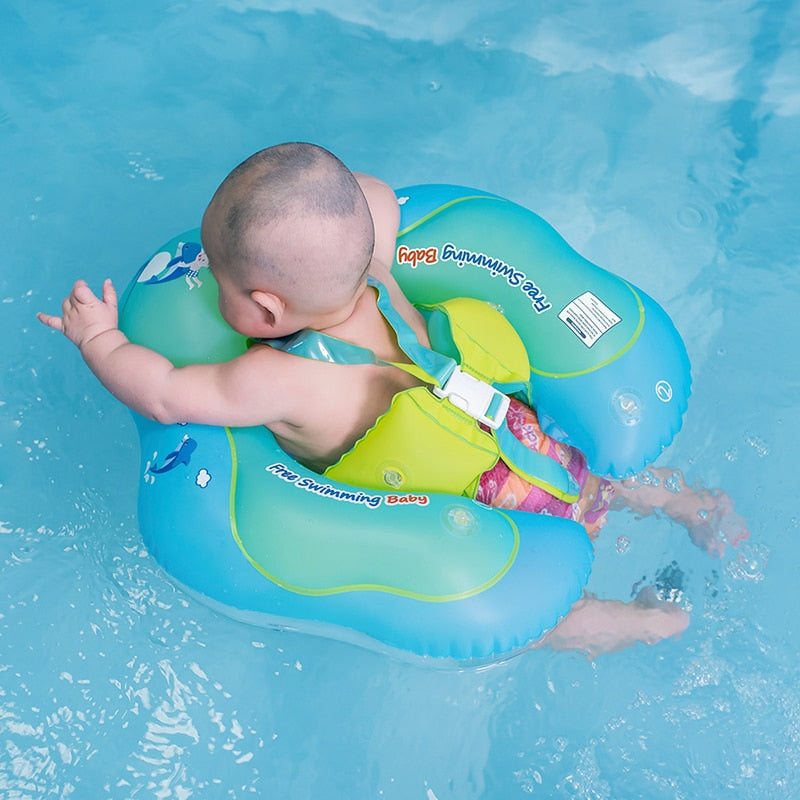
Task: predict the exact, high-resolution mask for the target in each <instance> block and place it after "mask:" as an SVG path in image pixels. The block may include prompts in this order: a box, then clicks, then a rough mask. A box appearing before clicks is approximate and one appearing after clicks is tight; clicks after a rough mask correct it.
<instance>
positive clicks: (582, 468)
mask: <svg viewBox="0 0 800 800" xmlns="http://www.w3.org/2000/svg"><path fill="white" fill-rule="evenodd" d="M506 420H507V422H508V427H509V429H510V430H511V432H512V433H513V434H514V436H516V437H517V439H519V440H520V441H521V442H522V443H523V444H524V445H525V446H526V447H529V448H530V449H531V450H536V451H537V452H539V453H543V454H544V455H546V456H548V457H550V458H552V459H554V460H555V461H558V463H559V464H562V465H563V466H564V467H566V469H567V470H569V472H570V473H572V475H573V476H574V477H575V480H577V481H578V485H579V486H580V487H581V492H580V496H579V497H578V499H577V500H576V501H575V502H574V503H566V502H564V501H563V500H558V499H557V498H555V497H553V495H551V494H548V493H547V492H546V491H544V489H540V488H539V487H538V486H533V485H532V484H530V483H528V482H527V481H526V480H524V479H523V478H521V477H520V476H519V475H517V474H516V473H514V472H512V471H511V470H510V469H509V468H508V467H507V466H506V465H505V463H503V461H498V462H497V464H496V465H495V466H494V467H493V468H492V469H490V470H489V471H488V472H484V474H483V475H482V476H481V479H480V485H479V487H478V493H477V495H476V497H475V499H476V500H478V501H480V502H481V503H486V505H490V506H494V507H495V508H515V509H518V510H520V511H532V512H534V513H537V514H551V515H552V516H555V517H566V518H567V519H574V520H575V521H576V522H579V523H580V524H581V525H583V527H584V528H586V532H587V533H588V534H589V536H590V537H591V538H592V539H595V538H597V534H598V532H599V531H600V529H601V528H602V527H603V525H605V523H606V514H607V512H608V507H609V504H610V502H611V498H612V496H613V494H614V488H613V486H612V485H611V483H609V481H607V480H606V479H605V478H600V477H598V476H597V475H593V474H592V473H591V472H589V468H588V467H587V465H586V456H584V454H583V453H581V451H580V450H576V449H575V448H574V447H570V445H567V444H563V443H562V442H559V441H557V440H555V439H553V438H551V437H550V436H547V434H545V433H543V432H542V429H541V428H540V427H539V419H538V418H537V416H536V412H535V411H533V409H531V408H529V407H528V406H526V405H524V404H523V403H520V402H519V401H518V400H514V399H512V400H511V405H510V406H509V409H508V415H507V416H506Z"/></svg>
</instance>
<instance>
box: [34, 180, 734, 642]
mask: <svg viewBox="0 0 800 800" xmlns="http://www.w3.org/2000/svg"><path fill="white" fill-rule="evenodd" d="M348 174H349V173H348ZM232 175H233V173H232ZM355 178H356V180H357V184H358V187H359V188H360V194H358V192H357V194H358V197H357V198H356V199H359V198H360V200H359V202H361V203H362V204H363V203H364V200H366V204H365V205H364V208H363V209H362V212H363V213H360V214H359V213H354V215H353V216H352V218H351V217H348V216H345V217H343V218H342V217H333V218H332V217H330V216H329V215H328V214H327V212H326V213H318V212H314V211H311V212H308V211H305V212H304V213H302V214H295V215H291V214H289V215H283V216H279V218H278V219H277V220H276V221H275V220H272V221H270V222H269V223H264V224H257V225H254V226H253V227H252V228H251V229H249V232H248V233H247V234H246V240H245V241H244V244H245V245H247V246H249V247H250V250H251V251H252V252H254V253H256V254H258V253H269V254H279V255H280V259H279V264H278V267H279V271H278V273H276V274H280V275H283V276H284V278H285V277H286V276H288V278H287V279H286V280H284V279H283V278H282V279H281V280H277V278H274V276H273V277H270V275H269V273H263V271H259V269H255V268H253V266H252V264H250V263H244V264H243V263H241V258H240V260H239V262H236V263H234V258H233V256H232V255H231V248H230V247H226V245H225V242H226V238H225V234H226V230H227V229H226V225H227V224H228V221H229V220H230V211H231V208H232V207H233V206H234V205H235V204H236V202H238V201H239V200H241V199H242V198H243V197H245V199H246V197H249V196H250V195H248V194H247V193H252V192H253V191H257V186H256V188H255V189H254V188H253V187H254V184H253V182H251V181H250V180H249V177H248V176H247V175H246V176H245V179H244V180H242V181H239V182H238V183H237V182H236V181H233V182H232V184H231V185H230V186H228V185H227V182H224V183H223V185H222V187H221V188H220V190H218V193H217V194H216V195H215V197H214V198H213V199H212V201H211V203H210V204H209V207H208V209H207V210H206V213H205V215H204V219H203V230H202V236H203V244H204V248H205V250H206V253H207V254H208V258H209V263H210V269H211V270H212V272H213V274H214V277H215V278H216V281H217V284H218V286H219V307H220V312H221V314H222V316H223V318H224V319H225V320H226V321H227V322H228V324H230V325H231V327H232V328H234V329H235V330H237V331H238V332H239V333H241V334H242V335H244V336H248V337H252V338H255V339H271V338H275V337H279V336H286V335H288V334H291V333H295V332H297V331H300V330H303V329H312V330H318V331H322V332H324V333H326V334H329V335H331V336H335V337H337V338H339V339H343V340H345V341H348V342H352V343H354V344H358V345H361V346H364V347H368V348H370V349H371V350H373V351H374V352H375V353H376V355H377V356H378V357H379V358H381V359H383V360H385V361H395V362H405V361H407V358H406V356H405V355H404V354H403V352H402V351H401V350H400V348H399V347H398V344H397V340H396V337H395V334H394V331H393V330H392V328H391V327H390V326H389V325H388V323H387V322H386V321H385V319H384V318H383V316H382V315H381V313H380V312H379V311H378V308H377V306H376V303H375V290H374V289H372V288H371V287H368V286H367V283H366V275H367V273H368V274H370V275H372V276H373V277H374V278H376V279H377V280H379V281H380V282H381V283H382V284H384V286H386V288H387V289H388V291H389V294H390V297H391V300H392V303H393V305H394V307H395V308H396V309H397V310H398V311H399V312H400V314H401V315H402V316H403V317H404V319H405V320H406V321H407V322H408V323H409V324H410V325H411V327H412V328H413V329H414V330H415V332H416V333H417V335H418V337H419V339H420V341H421V342H422V343H424V344H428V338H427V332H426V329H425V324H424V321H423V320H422V317H421V316H420V314H419V313H418V312H417V311H416V310H415V309H414V307H413V306H412V305H411V304H410V303H409V302H408V300H407V299H406V298H405V296H404V295H403V293H402V291H401V289H400V287H399V286H398V284H397V282H396V281H395V280H394V278H393V277H392V275H391V272H390V268H391V265H392V263H393V260H394V248H395V239H396V235H397V230H398V225H399V218H400V216H399V208H398V205H397V200H396V197H395V195H394V192H393V191H392V190H391V189H390V188H389V187H388V186H387V185H386V184H385V183H383V182H382V181H379V180H378V179H376V178H372V177H370V176H368V175H363V174H355ZM350 180H351V179H350ZM278 189H280V187H278ZM356 191H357V190H356ZM361 195H363V196H361ZM289 205H290V207H291V198H290V203H289ZM356 206H357V204H356ZM365 214H366V217H365V216H364V215H365ZM370 218H371V219H370ZM365 220H366V222H365ZM373 239H374V247H373ZM241 244H242V242H241V241H239V240H237V241H236V242H235V247H234V248H233V249H234V250H238V249H242V248H240V247H239V245H241ZM244 249H246V248H244ZM370 252H371V257H370V256H369V255H367V256H364V255H363V254H365V253H367V254H368V253H370ZM331 271H334V272H336V274H335V275H332V274H329V273H330V272H331ZM350 278H352V283H351V284H350V283H348V280H349V279H350ZM276 281H277V283H276ZM281 281H283V282H281ZM336 286H340V287H344V288H341V289H339V290H336V289H335V288H333V287H336ZM319 287H322V291H314V289H315V288H319ZM347 287H349V288H347ZM329 289H330V290H329ZM38 318H39V320H40V321H41V322H42V323H43V324H45V325H47V326H48V327H50V328H53V329H55V330H59V331H62V332H63V333H64V334H65V335H66V336H67V337H68V338H69V339H70V340H71V341H72V342H73V343H74V344H75V345H76V346H77V347H78V348H79V349H80V352H81V354H82V356H83V358H84V360H85V361H86V363H87V364H88V366H89V367H90V369H91V370H92V371H93V372H94V373H95V375H97V377H98V378H99V379H100V381H101V382H102V383H103V384H104V386H105V387H106V388H107V389H108V390H109V391H110V392H111V393H112V394H114V395H115V396H116V397H117V398H118V399H119V400H120V401H122V402H123V403H124V404H125V405H127V406H129V407H130V408H132V409H134V410H135V411H137V412H138V413H139V414H141V415H143V416H145V417H149V418H151V419H154V420H157V421H159V422H161V423H164V424H172V423H177V422H194V423H199V424H206V425H224V426H232V427H244V426H256V425H264V426H266V427H267V428H269V429H270V430H271V431H272V433H273V434H274V435H275V437H276V439H277V441H278V443H279V444H280V445H281V446H282V447H283V448H284V449H285V450H286V451H287V452H288V453H290V454H291V455H293V456H294V457H295V458H296V459H297V460H298V461H300V462H302V463H304V464H306V465H307V466H308V467H310V468H311V469H315V470H317V471H319V472H321V471H323V470H324V468H325V467H327V466H328V465H330V464H332V463H334V462H336V461H337V460H338V459H339V457H340V456H341V455H342V454H343V453H346V452H348V451H349V450H350V449H351V448H352V446H353V444H354V443H355V441H356V440H357V439H359V438H360V437H361V436H362V435H363V434H364V432H365V431H366V430H368V429H369V428H370V427H371V426H372V425H373V424H374V423H375V420H376V419H377V418H378V417H379V416H381V415H382V414H383V413H384V412H385V411H386V410H388V408H389V406H390V404H391V402H392V398H393V397H394V396H395V394H397V393H398V392H400V391H402V390H404V389H407V388H409V387H411V386H413V385H415V384H416V379H415V378H413V377H412V376H410V375H408V373H406V372H404V371H403V370H400V369H397V368H395V367H391V366H377V365H339V364H328V363H324V362H319V361H314V360H311V359H306V358H299V357H297V356H293V355H290V354H287V353H284V352H282V351H281V350H277V349H274V348H272V347H269V346H266V345H255V346H253V347H251V348H250V349H249V350H248V351H247V352H246V353H245V354H243V355H241V356H239V357H238V358H235V359H233V360H232V361H229V362H225V363H218V364H193V365H189V366H185V367H180V368H176V367H175V366H173V364H172V363H171V362H170V361H168V360H167V359H166V358H164V357H162V356H161V355H159V354H158V353H155V352H154V351H152V350H149V349H147V348H144V347H141V346H139V345H135V344H133V343H131V342H130V341H129V340H128V339H127V337H126V336H125V335H124V334H123V333H122V331H120V330H119V328H118V313H117V293H116V291H115V289H114V286H113V284H112V283H111V281H110V280H106V281H105V283H104V284H103V291H102V296H101V297H97V296H95V294H94V293H93V292H92V290H91V289H90V288H89V286H88V285H87V284H86V282H85V281H81V280H79V281H77V282H76V283H75V285H74V286H73V289H72V291H71V293H70V294H69V296H68V297H67V298H66V299H65V300H64V302H63V304H62V315H61V316H56V315H50V314H44V313H39V314H38ZM667 472H669V474H670V475H671V474H672V472H671V471H667ZM662 477H664V479H665V480H666V474H665V475H664V476H662ZM665 480H664V481H662V482H661V486H660V488H659V487H657V486H654V485H647V486H642V485H634V484H633V483H632V482H623V483H622V484H620V485H619V486H618V487H617V491H616V498H617V500H616V502H617V503H618V504H620V505H627V506H629V507H630V508H632V509H633V510H634V511H635V512H636V513H639V514H642V515H646V514H649V513H652V512H653V510H654V509H656V508H662V509H663V510H664V512H665V513H667V514H669V515H670V516H672V517H673V518H674V519H675V520H676V521H678V522H680V523H681V524H683V525H685V526H686V527H687V529H688V530H689V533H690V535H691V536H692V538H693V539H694V541H695V542H696V543H697V544H698V545H699V546H701V547H704V548H705V549H706V550H708V551H709V552H710V553H712V554H716V555H719V554H721V552H722V550H723V549H724V547H725V544H726V542H725V541H724V538H725V537H721V536H720V531H722V529H723V527H724V526H727V543H730V544H734V545H735V544H737V543H738V541H740V540H742V539H744V538H746V536H747V531H746V528H745V527H744V521H743V520H741V518H740V517H737V516H736V515H733V511H732V504H731V503H730V499H729V498H727V495H724V493H716V494H714V493H710V492H702V491H701V492H695V491H693V490H692V489H691V488H689V487H687V486H686V485H685V483H684V482H683V479H682V476H681V478H680V483H681V491H680V492H678V493H674V492H669V491H667V490H666V489H665V488H664V483H665ZM701 512H705V516H703V515H702V514H701ZM731 520H733V522H732V523H731ZM687 625H688V615H686V613H685V612H684V611H683V610H682V609H680V608H678V607H676V606H675V605H674V604H671V603H662V602H661V601H659V600H658V599H657V598H655V597H654V596H650V595H642V596H640V597H639V598H637V599H636V601H634V602H633V603H628V604H625V603H621V602H619V601H604V600H598V599H596V598H590V597H586V598H584V599H582V600H581V601H579V602H578V603H577V604H576V605H575V607H574V608H573V610H572V612H571V613H570V614H569V615H568V616H567V618H566V619H564V620H563V621H562V622H561V623H560V624H559V625H558V626H557V627H556V628H555V629H554V630H553V631H551V633H550V634H548V636H547V637H545V639H544V640H542V643H541V644H543V645H547V646H550V647H552V648H554V649H578V650H583V651H584V652H586V653H587V654H589V655H590V656H591V657H594V656H595V655H597V654H599V653H601V652H611V651H614V650H618V649H621V648H622V647H626V646H629V645H630V644H632V643H634V642H635V641H642V642H647V643H649V644H653V643H655V642H656V641H658V640H660V639H662V638H665V637H668V636H674V635H677V634H679V633H680V632H682V631H683V630H685V628H686V626H687Z"/></svg>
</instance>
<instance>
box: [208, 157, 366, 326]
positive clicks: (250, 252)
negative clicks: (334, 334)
mask: <svg viewBox="0 0 800 800" xmlns="http://www.w3.org/2000/svg"><path fill="white" fill-rule="evenodd" d="M202 238H203V246H204V248H205V250H206V252H207V253H208V257H209V262H210V266H211V270H212V272H213V274H214V277H215V278H216V279H217V283H218V284H219V288H220V311H221V312H222V315H223V316H224V317H225V319H226V320H227V322H228V323H229V324H230V325H231V326H232V327H233V328H235V329H236V330H237V331H239V332H240V333H243V334H244V335H246V336H252V337H255V338H274V337H277V336H285V335H288V334H290V333H294V332H295V331H298V330H300V329H302V328H323V327H328V326H329V325H333V324H336V323H337V322H341V321H343V320H344V319H346V318H347V316H349V314H350V313H351V312H352V310H353V307H354V305H355V302H356V301H357V300H358V298H359V296H360V295H361V293H362V291H363V290H364V286H365V285H366V276H367V272H368V270H369V265H370V260H371V258H372V248H373V244H374V229H373V224H372V217H371V216H370V213H369V207H368V206H367V201H366V199H365V198H364V195H363V193H362V191H361V188H360V187H359V185H358V183H357V181H356V179H355V178H354V177H353V174H352V173H351V172H350V170H348V169H347V167H345V165H344V164H342V162H341V161H339V159H338V158H336V156H334V155H333V154H331V153H329V152H328V151H327V150H324V149H323V148H321V147H317V146H316V145H311V144H304V143H292V144H281V145H276V146H275V147H269V148H267V149H266V150H261V151H259V152H258V153H256V154H255V155H252V156H250V158H248V159H247V160H246V161H244V162H243V163H242V164H240V165H239V166H238V167H236V169H234V170H233V171H232V172H231V173H230V175H228V177H227V178H226V179H225V180H224V181H223V182H222V184H221V185H220V187H219V189H217V192H216V194H215V195H214V197H213V198H212V200H211V202H210V203H209V206H208V208H207V209H206V213H205V215H204V217H203V230H202Z"/></svg>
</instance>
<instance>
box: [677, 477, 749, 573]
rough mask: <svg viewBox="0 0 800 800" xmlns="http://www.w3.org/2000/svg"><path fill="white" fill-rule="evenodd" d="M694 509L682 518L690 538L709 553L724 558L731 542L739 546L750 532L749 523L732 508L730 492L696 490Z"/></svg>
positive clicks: (732, 544) (734, 545)
mask: <svg viewBox="0 0 800 800" xmlns="http://www.w3.org/2000/svg"><path fill="white" fill-rule="evenodd" d="M695 497H696V499H697V506H696V507H695V508H694V509H693V513H686V514H684V515H682V519H680V520H679V521H680V522H682V523H683V524H684V525H685V526H686V529H687V530H688V531H689V536H690V537H691V540H692V541H693V542H694V543H695V544H696V545H697V546H698V547H701V548H703V549H704V550H705V551H706V552H707V553H708V554H709V555H710V556H712V557H718V558H721V557H722V555H723V553H724V552H725V548H726V547H727V546H728V545H731V546H733V547H738V546H739V544H740V543H741V542H743V541H745V540H746V539H747V538H748V537H749V536H750V531H749V530H748V529H747V523H746V521H745V519H744V517H742V516H741V515H740V514H737V513H736V512H735V511H734V510H733V500H731V498H730V495H728V494H726V493H725V492H723V491H722V490H720V489H716V490H713V491H709V490H703V491H700V492H697V493H696V494H695Z"/></svg>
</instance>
